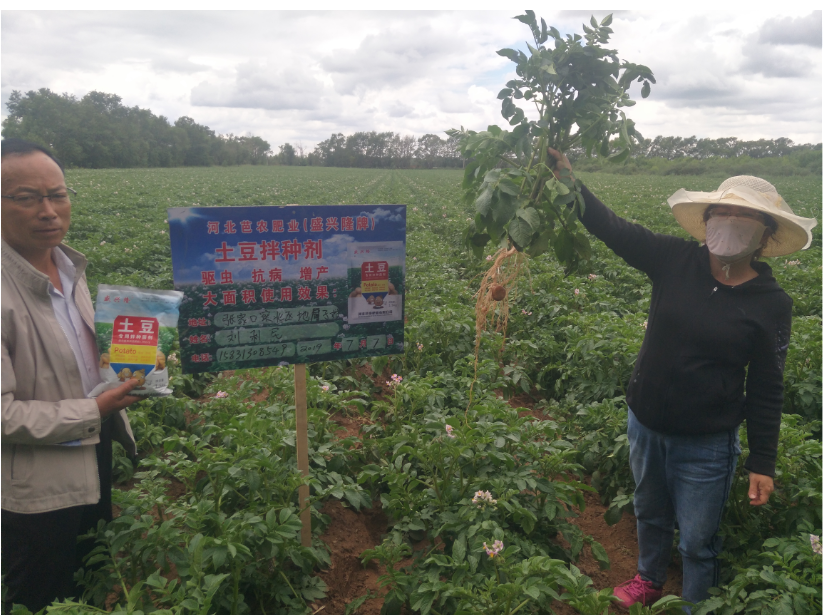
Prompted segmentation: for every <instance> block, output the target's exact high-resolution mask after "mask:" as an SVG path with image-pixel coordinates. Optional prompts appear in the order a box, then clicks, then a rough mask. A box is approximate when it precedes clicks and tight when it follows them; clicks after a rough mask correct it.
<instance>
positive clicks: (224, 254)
mask: <svg viewBox="0 0 824 615" xmlns="http://www.w3.org/2000/svg"><path fill="white" fill-rule="evenodd" d="M232 252H234V249H233V248H230V247H229V246H227V245H226V242H225V241H222V242H221V243H220V247H219V248H215V253H217V254H220V258H216V259H215V262H216V263H230V262H233V261H234V260H235V259H233V258H229V254H231V253H232Z"/></svg>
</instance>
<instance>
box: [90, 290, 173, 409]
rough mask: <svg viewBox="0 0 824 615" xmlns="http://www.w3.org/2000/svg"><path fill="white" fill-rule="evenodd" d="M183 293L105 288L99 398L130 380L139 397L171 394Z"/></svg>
mask: <svg viewBox="0 0 824 615" xmlns="http://www.w3.org/2000/svg"><path fill="white" fill-rule="evenodd" d="M182 300H183V293H181V292H179V291H176V290H149V289H143V288H134V287H132V286H111V285H107V284H101V285H100V286H99V287H98V291H97V304H96V309H95V315H94V324H95V332H96V334H97V335H96V337H97V346H98V349H99V350H100V378H101V380H102V381H103V382H102V383H101V384H99V385H98V386H97V387H95V389H94V390H93V391H92V392H91V393H90V397H96V396H97V395H99V394H100V393H102V392H103V391H107V390H109V389H112V388H114V387H117V386H119V385H120V384H122V383H124V382H126V381H127V380H129V379H131V378H135V379H137V382H138V386H137V387H136V388H135V389H133V390H132V394H134V395H147V396H157V395H171V393H172V390H171V389H170V388H169V372H168V370H167V369H166V357H167V356H168V354H169V351H170V350H171V348H172V344H173V343H174V339H175V328H176V326H177V319H178V315H179V310H180V303H181V301H182Z"/></svg>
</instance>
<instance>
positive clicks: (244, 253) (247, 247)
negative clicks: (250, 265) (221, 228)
mask: <svg viewBox="0 0 824 615" xmlns="http://www.w3.org/2000/svg"><path fill="white" fill-rule="evenodd" d="M250 224H251V223H250ZM237 247H238V249H239V250H240V260H241V261H256V260H258V258H257V256H255V252H256V251H257V247H258V245H257V243H256V242H254V241H241V242H240V243H238V244H237Z"/></svg>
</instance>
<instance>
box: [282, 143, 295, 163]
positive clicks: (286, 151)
mask: <svg viewBox="0 0 824 615" xmlns="http://www.w3.org/2000/svg"><path fill="white" fill-rule="evenodd" d="M278 158H279V159H280V164H285V165H287V166H292V165H294V164H295V148H294V147H293V146H292V144H291V143H284V144H283V145H281V146H280V153H279V154H278Z"/></svg>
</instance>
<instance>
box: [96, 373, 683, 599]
mask: <svg viewBox="0 0 824 615" xmlns="http://www.w3.org/2000/svg"><path fill="white" fill-rule="evenodd" d="M360 370H361V373H359V374H357V375H358V376H362V377H363V376H365V377H369V378H370V379H372V380H373V382H374V384H375V386H376V387H378V388H379V389H380V391H379V393H378V397H380V398H384V399H387V398H390V397H391V396H392V395H393V394H394V391H393V390H392V387H391V385H388V384H387V383H386V379H388V377H389V376H388V374H372V373H371V370H368V369H367V368H360ZM264 393H265V391H260V392H259V393H257V394H255V396H254V397H253V400H254V401H258V399H256V398H258V397H261V396H262V395H263V394H264ZM500 396H503V395H502V394H501V395H500ZM538 399H540V397H539V396H538V395H529V394H520V395H516V396H513V397H511V398H510V399H509V404H510V405H511V406H512V407H513V408H517V409H518V410H519V416H532V417H534V418H536V419H540V420H546V419H549V418H551V417H549V416H547V415H545V414H543V413H542V412H541V410H539V409H536V407H535V406H536V403H537V401H538ZM197 418H198V417H196V416H192V417H187V421H189V422H191V421H192V420H197ZM330 420H331V421H333V422H335V423H336V424H337V425H338V429H337V430H336V435H337V436H338V437H339V438H341V439H342V438H346V437H351V436H354V437H359V436H360V430H361V428H362V426H363V425H367V424H370V423H371V421H370V419H369V418H368V417H366V416H362V415H360V414H357V413H355V412H353V413H352V414H347V415H335V416H332V417H330ZM135 482H136V481H135V480H134V479H132V480H131V481H128V482H127V483H125V484H123V485H119V486H118V488H120V489H129V488H131V487H132V486H133V485H134V483H135ZM184 492H185V485H183V484H182V483H180V481H177V480H176V479H172V481H171V483H170V485H169V487H168V491H167V494H168V496H169V498H170V499H171V500H175V499H177V498H178V497H180V496H181V495H182V494H183V493H184ZM584 499H585V502H586V508H585V510H584V511H583V512H582V513H581V514H580V516H579V517H578V518H576V519H574V520H573V523H575V524H576V525H578V527H580V528H581V530H582V531H583V532H584V534H585V535H589V536H592V537H593V538H594V539H595V540H597V541H598V542H599V543H601V545H603V547H604V549H606V551H607V554H608V555H609V560H610V568H609V570H601V569H600V567H599V565H598V562H597V561H596V560H595V558H594V557H592V554H591V553H590V551H589V549H588V548H586V547H585V548H584V552H583V553H582V554H581V557H580V558H579V561H578V562H577V563H576V564H575V565H576V566H577V567H578V569H579V570H580V571H581V572H582V573H583V574H585V575H587V576H588V577H590V578H591V579H592V582H593V586H594V587H595V589H597V590H600V589H604V588H608V587H615V586H616V585H618V584H620V583H623V582H624V581H627V580H629V579H631V578H632V577H634V576H635V574H636V563H637V559H638V543H637V533H636V526H635V517H634V516H632V515H628V514H625V515H624V517H623V518H622V519H621V521H619V522H618V523H617V524H615V525H614V526H609V525H607V523H606V522H605V521H604V513H605V512H606V510H607V509H606V507H605V506H603V505H602V504H601V502H600V500H599V499H598V496H597V494H594V493H586V494H585V495H584ZM321 511H322V512H323V514H325V515H328V516H329V517H330V518H331V523H330V525H329V527H328V528H327V530H326V531H325V532H324V533H323V534H322V535H321V537H320V539H321V540H322V541H323V542H324V543H325V544H326V545H327V547H328V548H329V551H330V557H331V561H332V564H331V566H330V567H329V568H328V569H327V570H324V571H322V572H320V573H319V574H318V576H319V577H320V578H321V579H323V581H324V582H325V583H326V585H327V593H326V597H325V598H324V599H322V600H317V601H315V602H313V603H311V604H310V605H309V606H310V607H311V608H312V611H313V613H316V614H319V613H323V615H344V613H345V610H346V605H347V604H349V603H350V602H352V601H353V600H356V599H357V598H359V597H361V596H364V595H365V594H366V593H367V592H371V593H372V594H373V595H375V596H376V597H375V598H373V599H370V600H367V601H366V602H365V603H364V604H363V605H362V606H361V607H360V608H359V609H358V610H357V614H358V615H379V614H380V611H381V607H382V606H383V600H382V598H381V596H382V595H385V594H386V590H385V589H381V588H379V587H378V577H379V576H380V575H381V574H383V573H384V572H385V569H384V568H383V567H382V566H378V565H377V563H376V562H375V561H372V562H369V563H367V564H366V565H364V564H362V563H361V559H360V555H361V553H363V551H365V550H366V549H370V548H373V547H375V546H376V545H379V544H380V543H381V542H382V541H383V538H384V536H385V535H386V534H387V527H388V519H387V517H386V515H385V514H384V513H383V511H382V510H381V506H380V502H374V503H373V506H372V508H371V509H362V510H360V511H355V510H353V509H352V508H350V507H348V506H347V505H346V504H344V503H342V502H340V501H338V500H329V501H327V502H326V503H325V504H324V505H323V508H322V509H321ZM119 514H120V510H119V509H118V508H117V507H114V516H115V517H117V516H119ZM152 516H154V517H155V519H156V520H159V515H158V513H157V510H156V509H155V510H153V511H152ZM427 546H428V543H426V544H424V543H421V544H418V545H415V546H414V547H413V548H414V549H419V548H425V547H427ZM409 562H411V558H410V560H408V561H404V562H400V563H399V566H403V565H404V564H407V563H409ZM173 576H176V574H174V575H173ZM119 590H120V588H119V587H118V588H115V591H114V592H113V593H112V595H110V596H109V598H110V600H112V601H114V600H115V599H116V596H117V595H118V592H119ZM680 593H681V570H680V567H679V566H678V565H675V564H673V565H671V566H670V569H669V580H668V581H667V584H666V585H665V586H664V594H674V595H680ZM552 608H553V610H555V612H556V613H558V614H559V615H575V614H576V613H577V611H576V610H575V609H573V608H572V607H570V606H569V605H567V604H562V603H558V602H556V603H553V604H552ZM610 612H611V613H622V614H624V613H626V611H620V610H618V609H617V608H614V609H612V610H610Z"/></svg>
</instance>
